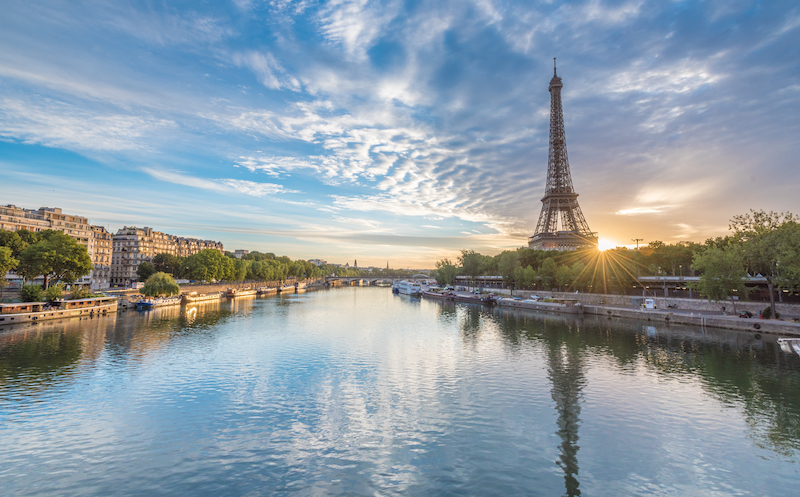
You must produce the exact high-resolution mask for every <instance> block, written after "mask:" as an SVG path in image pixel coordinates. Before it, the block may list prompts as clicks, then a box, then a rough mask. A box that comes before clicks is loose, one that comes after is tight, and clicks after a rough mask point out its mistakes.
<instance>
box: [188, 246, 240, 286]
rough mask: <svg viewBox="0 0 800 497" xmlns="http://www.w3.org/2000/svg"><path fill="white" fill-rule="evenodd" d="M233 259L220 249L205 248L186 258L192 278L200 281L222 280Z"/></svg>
mask: <svg viewBox="0 0 800 497" xmlns="http://www.w3.org/2000/svg"><path fill="white" fill-rule="evenodd" d="M229 264H230V265H232V264H233V260H232V259H229V258H228V257H225V256H224V255H223V254H222V253H221V252H220V251H219V250H214V249H205V250H201V251H200V252H198V253H196V254H193V255H190V256H189V257H187V258H186V267H188V268H189V270H188V273H189V276H190V278H191V279H193V280H200V281H211V280H222V279H224V278H225V276H226V275H227V273H228V268H229V267H230V266H229Z"/></svg>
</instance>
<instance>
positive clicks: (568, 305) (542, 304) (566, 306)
mask: <svg viewBox="0 0 800 497" xmlns="http://www.w3.org/2000/svg"><path fill="white" fill-rule="evenodd" d="M497 305H499V306H500V307H515V308H518V309H532V310H536V311H552V312H562V313H566V314H582V313H583V306H582V305H581V304H580V303H579V302H578V301H577V300H569V299H559V300H553V301H550V302H547V301H544V300H539V299H538V298H537V299H520V298H514V297H504V298H501V299H497Z"/></svg>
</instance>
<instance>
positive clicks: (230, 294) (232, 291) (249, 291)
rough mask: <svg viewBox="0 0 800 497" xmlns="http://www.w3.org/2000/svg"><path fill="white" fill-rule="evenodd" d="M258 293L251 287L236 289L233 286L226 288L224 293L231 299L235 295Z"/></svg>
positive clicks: (242, 295) (243, 295)
mask: <svg viewBox="0 0 800 497" xmlns="http://www.w3.org/2000/svg"><path fill="white" fill-rule="evenodd" d="M257 293H258V291H257V290H254V289H252V288H245V289H243V290H237V289H235V288H228V291H227V293H226V294H225V295H226V296H227V297H228V298H229V299H233V298H236V297H247V296H248V295H256V294H257Z"/></svg>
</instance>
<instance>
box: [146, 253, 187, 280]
mask: <svg viewBox="0 0 800 497" xmlns="http://www.w3.org/2000/svg"><path fill="white" fill-rule="evenodd" d="M152 263H153V269H155V272H156V273H159V272H160V273H167V274H171V275H172V276H174V277H176V278H177V277H180V276H182V275H183V274H184V268H185V267H186V266H185V265H184V258H183V257H178V256H177V255H172V254H156V255H155V256H154V257H153V261H152ZM148 278H149V276H148ZM146 280H147V278H144V280H142V281H146Z"/></svg>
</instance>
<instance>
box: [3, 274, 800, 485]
mask: <svg viewBox="0 0 800 497" xmlns="http://www.w3.org/2000/svg"><path fill="white" fill-rule="evenodd" d="M18 326H19V327H9V328H3V329H0V419H2V420H3V423H0V443H2V444H3V445H4V447H9V450H8V451H6V452H5V454H0V479H4V480H5V481H10V482H11V484H10V488H11V493H20V494H22V493H25V492H26V491H29V490H30V488H34V487H35V488H37V489H38V490H39V493H40V494H48V493H51V494H59V493H60V494H67V493H85V494H91V493H92V491H91V490H85V489H91V488H98V489H100V490H98V491H97V492H96V494H102V493H103V491H105V493H112V492H113V491H114V490H116V493H117V494H119V495H125V494H131V495H133V494H136V490H137V488H134V487H133V486H132V485H135V483H131V484H125V483H124V482H141V481H146V483H147V485H151V486H152V488H159V489H160V490H161V491H162V492H161V493H164V494H182V495H192V494H202V493H203V490H202V489H203V488H210V487H208V486H204V485H210V486H214V488H216V489H218V490H220V492H219V493H228V494H237V495H244V494H248V493H250V494H253V495H256V494H275V493H288V492H290V491H296V492H298V493H305V494H315V493H318V494H322V493H326V492H327V493H335V492H336V491H338V492H339V493H349V494H365V495H367V494H369V495H374V494H381V495H399V494H419V495H433V494H436V495H447V494H450V495H452V494H468V495H485V494H507V495H516V494H524V493H525V492H526V491H527V492H533V493H539V494H541V495H558V494H563V495H566V496H578V495H581V494H585V495H642V494H685V495H702V494H713V493H719V489H720V488H724V489H726V493H729V494H735V493H740V494H758V493H773V494H779V493H781V491H783V492H782V493H783V494H786V493H787V492H786V491H785V490H786V489H787V488H793V487H794V485H796V475H797V467H798V466H797V465H796V463H795V462H794V459H795V458H796V455H797V453H798V450H800V442H799V441H800V394H799V393H798V392H800V358H798V357H796V356H790V355H786V354H783V353H781V352H780V351H779V349H778V347H777V345H776V342H775V337H770V336H767V335H765V336H763V337H761V336H756V335H755V334H751V333H735V332H727V331H714V330H702V329H698V328H688V327H679V326H667V325H663V324H659V325H653V324H652V323H639V322H636V321H609V320H607V319H605V318H596V317H591V316H587V317H584V318H578V317H574V316H565V315H559V314H552V315H548V314H546V313H536V312H527V311H524V310H506V309H485V308H483V307H480V306H475V305H467V304H460V303H458V304H456V303H451V302H441V303H439V302H431V301H428V300H420V299H411V298H408V297H404V296H399V297H398V296H391V295H390V294H388V290H386V291H385V292H384V293H381V291H378V290H372V289H342V290H332V291H330V292H325V293H322V294H309V295H291V296H284V295H282V296H270V297H267V298H249V299H244V298H243V299H237V300H235V301H230V300H223V301H220V302H209V303H203V304H195V305H190V306H188V307H185V308H182V307H174V308H160V309H154V310H152V311H149V312H146V313H145V312H142V313H139V312H135V311H129V312H126V313H120V314H119V315H118V316H113V317H104V318H96V319H91V320H71V321H62V322H56V321H53V322H47V323H41V324H39V325H36V326H28V327H22V325H18ZM665 406H666V407H665ZM675 406H678V407H679V409H678V411H679V412H669V409H670V408H672V407H675ZM37 407H38V410H37V409H35V408H37ZM661 410H663V411H664V412H661ZM721 413H722V414H721ZM32 414H36V415H32ZM621 428H622V429H621ZM737 430H738V431H737ZM627 432H629V433H627ZM706 433H710V434H709V435H708V436H706ZM693 437H694V438H693ZM695 438H697V440H695ZM609 446H610V447H609ZM54 451H55V452H58V451H61V452H58V453H59V454H66V455H67V456H69V457H66V456H65V457H63V458H57V457H54V456H53V454H54V453H55V452H54ZM70 457H71V458H70ZM28 467H36V468H37V472H36V474H33V473H31V472H27V473H26V471H28V470H27V469H26V468H28ZM65 472H70V474H71V475H73V476H70V477H69V478H67V479H66V480H68V481H70V482H71V484H72V485H73V486H72V487H69V488H68V489H67V490H65V488H67V487H59V486H58V485H59V484H60V483H59V482H60V481H65V480H62V479H61V478H60V477H59V478H54V477H53V475H55V474H59V475H60V474H62V473H64V474H65ZM108 475H114V479H115V480H114V481H112V479H111V478H110V477H109V476H108ZM665 475H666V476H665ZM698 475H700V476H698ZM706 475H708V476H706ZM704 478H705V479H704ZM759 478H761V479H759ZM683 481H687V482H688V483H686V484H685V486H680V485H683V483H680V484H676V483H675V482H683ZM98 482H99V483H98ZM120 482H123V483H120ZM116 485H120V488H117V487H116ZM626 485H627V486H626ZM531 489H534V490H531ZM727 490H729V491H727Z"/></svg>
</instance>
